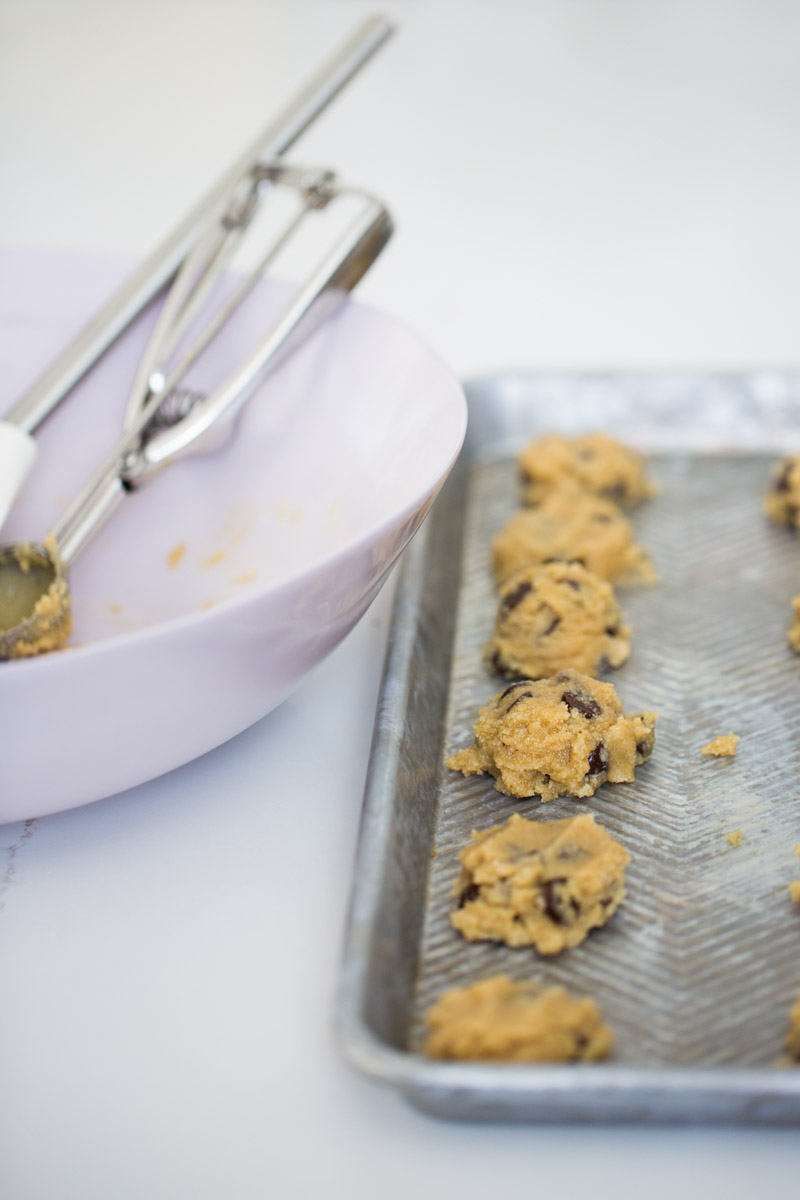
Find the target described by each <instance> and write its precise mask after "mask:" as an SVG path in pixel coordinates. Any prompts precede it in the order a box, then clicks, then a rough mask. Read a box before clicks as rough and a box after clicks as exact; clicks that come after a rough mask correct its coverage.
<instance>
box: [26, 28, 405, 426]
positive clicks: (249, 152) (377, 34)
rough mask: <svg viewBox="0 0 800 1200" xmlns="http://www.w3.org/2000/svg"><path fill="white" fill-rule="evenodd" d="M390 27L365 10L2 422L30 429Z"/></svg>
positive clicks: (366, 58) (370, 53)
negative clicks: (226, 202) (224, 203)
mask: <svg viewBox="0 0 800 1200" xmlns="http://www.w3.org/2000/svg"><path fill="white" fill-rule="evenodd" d="M393 32H394V26H393V25H392V24H391V23H390V22H389V21H387V20H385V19H384V18H383V17H379V16H374V17H369V18H367V20H365V21H363V22H362V23H361V24H360V25H359V26H358V27H357V28H356V29H355V31H354V32H353V33H352V34H351V36H350V37H349V38H347V40H346V41H345V42H344V44H343V45H342V46H340V47H339V49H338V50H336V51H335V53H334V54H333V55H332V56H331V57H330V58H329V59H328V60H327V61H326V62H325V63H324V64H323V66H322V67H321V68H320V70H319V71H317V73H316V74H315V75H314V76H313V77H312V79H311V80H309V82H308V83H307V84H306V86H305V87H304V88H302V89H301V91H300V92H299V93H298V94H297V95H296V96H295V97H294V99H293V100H292V101H291V102H290V103H289V104H288V105H287V106H286V107H285V108H284V109H283V111H282V112H281V113H280V114H279V115H278V117H277V118H276V119H275V120H274V121H272V122H270V124H269V125H268V126H267V127H266V129H262V131H261V133H260V134H259V135H258V137H257V138H256V139H255V141H253V142H252V143H251V144H250V145H249V146H248V147H247V149H246V151H245V152H244V153H243V154H242V155H240V157H239V158H238V159H237V160H236V162H235V163H233V164H232V166H231V167H230V168H229V169H228V170H227V171H226V172H225V174H224V175H223V176H222V177H221V178H220V179H219V180H218V181H217V183H215V184H214V186H213V187H212V188H211V190H210V191H209V192H208V193H206V195H205V196H204V197H203V198H202V199H201V200H200V201H199V202H198V203H197V204H196V205H195V206H194V208H192V210H191V211H190V212H189V213H187V215H186V216H185V217H184V219H183V220H182V221H181V222H180V224H179V225H178V226H177V227H176V228H175V229H173V230H172V232H171V233H170V234H168V236H167V237H166V238H165V239H164V240H163V241H162V242H161V244H160V245H159V246H158V247H157V248H156V249H155V250H154V251H153V253H152V254H151V255H150V257H149V258H148V259H146V261H145V262H143V263H142V264H141V266H140V267H138V268H137V269H136V270H135V271H134V272H133V274H132V275H131V276H130V277H129V278H128V279H126V280H125V282H124V283H123V284H122V286H121V287H120V288H119V290H118V291H117V292H116V293H115V294H114V295H113V296H112V297H111V299H110V300H109V301H108V302H107V303H106V304H105V305H104V306H103V308H102V309H101V310H100V312H98V313H97V315H96V316H95V317H93V318H92V320H91V321H90V322H89V324H88V325H86V327H85V328H84V329H82V330H81V332H80V333H79V334H78V336H77V337H76V338H75V340H74V341H73V342H72V343H71V344H70V345H69V346H67V348H66V349H65V350H64V351H63V352H62V353H61V354H60V355H59V356H58V358H57V359H55V361H54V362H53V363H52V364H51V366H50V367H48V369H47V370H46V371H45V373H44V374H43V375H42V376H41V377H40V378H39V379H38V380H37V381H36V382H35V383H34V384H33V385H32V386H31V387H30V388H29V389H28V391H27V392H26V393H25V395H24V396H22V397H21V399H20V400H19V401H18V402H17V404H16V405H15V406H14V407H13V408H12V409H11V411H10V412H7V413H6V414H5V416H6V419H7V420H8V421H9V422H11V423H13V424H15V425H19V426H20V428H22V429H23V430H25V431H26V432H27V433H32V432H33V430H34V429H36V427H37V426H38V425H40V424H41V422H42V421H43V420H44V419H45V417H47V416H48V415H49V414H50V413H51V412H52V411H53V409H54V408H55V407H56V405H57V404H59V403H60V402H61V400H62V399H63V398H64V397H65V396H66V395H67V393H68V392H69V391H70V390H71V389H72V388H73V387H74V386H75V384H76V383H77V382H78V381H79V380H80V379H81V378H82V377H83V376H84V375H85V374H86V372H87V371H88V370H89V369H90V368H91V367H92V366H94V364H95V363H96V362H97V360H98V359H99V358H100V356H101V355H102V354H104V353H105V351H106V350H107V349H108V348H109V346H111V345H112V343H113V342H114V341H116V339H117V338H118V337H119V335H120V334H121V333H122V332H123V331H124V330H125V329H126V328H127V326H128V325H129V324H130V323H131V321H132V320H133V319H134V318H135V317H136V316H138V314H139V313H140V312H141V311H142V309H143V308H144V307H145V306H146V305H147V304H148V303H149V302H150V301H151V300H153V299H154V297H155V296H157V295H158V294H159V293H160V292H161V291H162V290H163V288H164V287H166V285H167V284H168V283H169V281H170V280H171V279H172V278H173V277H174V275H175V272H176V271H177V270H178V267H179V266H180V264H181V262H182V261H183V260H184V258H185V257H186V255H187V253H188V252H189V250H190V248H191V247H192V246H193V245H194V244H195V242H196V241H197V238H198V235H199V234H200V232H202V230H203V229H204V228H205V226H206V224H207V222H208V219H209V216H210V215H211V213H212V212H213V211H214V209H215V208H216V206H217V204H218V203H219V201H220V198H221V197H222V196H224V195H225V193H226V192H228V191H229V190H230V188H231V187H232V186H233V184H234V183H235V181H236V180H237V179H239V177H240V176H241V175H242V174H244V172H245V170H246V169H247V168H248V167H249V166H250V165H252V163H253V162H255V161H257V160H258V159H260V158H262V157H264V158H277V157H279V156H280V155H282V154H285V153H286V151H287V150H288V149H289V148H290V147H291V146H292V145H293V144H294V143H295V141H296V140H297V139H298V138H299V137H300V135H301V134H302V133H303V132H304V131H305V130H306V129H307V128H308V126H309V125H311V123H312V122H313V121H314V120H315V119H316V118H317V117H318V116H319V115H320V113H322V112H323V111H324V109H326V108H327V107H328V105H329V104H330V103H331V101H332V100H333V99H334V98H335V97H336V96H338V94H339V92H341V91H342V89H343V88H344V87H345V86H346V84H348V83H349V82H350V80H351V79H352V78H353V77H354V76H355V75H356V74H357V73H358V72H359V70H360V69H361V68H362V67H363V66H365V64H366V63H367V62H368V61H369V60H370V59H371V58H372V56H373V55H374V54H375V53H376V51H377V50H379V49H380V47H381V46H382V45H383V44H384V42H385V41H386V40H387V38H389V37H390V36H391V35H392V33H393Z"/></svg>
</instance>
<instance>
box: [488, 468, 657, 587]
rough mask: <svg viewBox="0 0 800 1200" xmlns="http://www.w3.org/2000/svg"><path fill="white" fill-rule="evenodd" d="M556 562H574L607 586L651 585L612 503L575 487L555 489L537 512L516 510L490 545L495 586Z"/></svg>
mask: <svg viewBox="0 0 800 1200" xmlns="http://www.w3.org/2000/svg"><path fill="white" fill-rule="evenodd" d="M558 559H561V560H565V561H574V560H578V561H580V562H582V563H583V564H584V566H586V567H588V568H589V570H590V571H594V573H595V575H599V576H600V578H601V579H606V580H608V581H609V582H611V583H620V584H632V583H655V581H656V573H655V571H654V569H653V564H652V562H651V561H650V558H649V557H648V555H647V553H646V552H645V551H644V550H643V549H642V547H641V546H639V545H637V543H636V539H635V538H634V533H633V526H632V525H631V523H630V521H629V520H628V519H627V517H625V516H624V515H623V514H622V513H621V512H620V510H619V508H617V506H616V504H612V503H611V501H610V500H602V499H600V498H598V497H596V496H589V495H587V494H586V493H585V492H580V491H578V490H577V489H576V488H571V487H564V488H559V489H558V490H557V491H554V492H551V493H550V494H549V495H548V496H547V498H546V499H545V500H544V501H543V502H542V504H540V505H539V507H538V508H524V509H521V510H520V511H519V512H518V513H516V514H515V515H514V516H513V517H512V518H511V520H510V521H509V522H508V524H507V525H506V526H505V528H504V529H502V530H501V531H500V533H498V534H497V536H496V537H495V538H494V540H493V541H492V566H493V568H494V574H495V579H496V581H497V583H498V584H499V583H503V582H504V581H505V580H506V579H508V578H509V576H510V575H513V574H514V573H515V572H516V571H521V570H522V569H523V568H524V567H531V566H537V565H541V564H542V563H548V562H552V561H553V560H558Z"/></svg>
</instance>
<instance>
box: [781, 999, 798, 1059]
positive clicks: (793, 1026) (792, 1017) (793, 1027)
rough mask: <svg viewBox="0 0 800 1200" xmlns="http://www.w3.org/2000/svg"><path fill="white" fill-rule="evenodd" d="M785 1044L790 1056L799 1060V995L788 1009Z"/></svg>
mask: <svg viewBox="0 0 800 1200" xmlns="http://www.w3.org/2000/svg"><path fill="white" fill-rule="evenodd" d="M785 1045H786V1049H787V1050H788V1051H789V1054H790V1056H791V1057H792V1058H793V1059H795V1060H798V1061H800V996H798V997H797V999H796V1000H795V1002H794V1004H793V1005H792V1007H791V1009H790V1010H789V1032H788V1033H787V1035H786V1042H785Z"/></svg>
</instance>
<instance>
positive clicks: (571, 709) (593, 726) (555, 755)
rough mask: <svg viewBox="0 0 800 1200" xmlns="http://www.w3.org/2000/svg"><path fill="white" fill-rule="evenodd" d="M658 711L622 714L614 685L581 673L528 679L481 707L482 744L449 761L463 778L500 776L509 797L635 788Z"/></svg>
mask: <svg viewBox="0 0 800 1200" xmlns="http://www.w3.org/2000/svg"><path fill="white" fill-rule="evenodd" d="M656 716H657V714H656V713H651V712H643V713H623V711H622V703H621V701H620V699H619V697H618V695H617V693H616V690H615V688H614V686H613V685H612V684H610V683H600V682H598V680H596V679H590V678H589V676H588V675H581V674H580V673H579V672H578V671H560V672H559V674H558V675H554V676H553V677H552V678H551V679H540V680H539V681H538V682H534V681H533V680H530V679H523V680H521V681H520V682H519V683H512V684H510V686H509V687H507V688H506V689H505V691H503V692H500V693H499V695H497V696H495V697H494V699H492V700H490V701H489V703H488V704H487V705H486V706H485V707H484V708H482V709H481V710H480V712H479V713H478V719H477V720H476V722H475V742H474V744H473V745H472V746H469V747H468V748H467V749H466V750H460V751H459V752H458V754H454V755H452V757H450V758H448V760H447V765H448V767H450V769H451V770H453V771H461V773H462V774H463V775H480V774H483V773H484V772H488V774H490V775H493V776H494V779H495V787H496V788H497V790H498V791H499V792H503V793H505V795H507V796H520V797H527V796H541V798H542V800H543V801H546V800H555V798H556V796H576V797H579V798H581V797H585V796H593V795H594V793H595V792H596V791H597V789H598V788H599V787H600V785H601V784H602V783H605V782H606V781H608V782H609V783H629V782H631V780H633V778H634V773H635V768H636V767H637V766H638V765H639V764H640V763H643V762H644V761H645V760H646V759H648V758H649V757H650V755H651V754H652V752H653V743H654V741H655V733H654V729H655V722H656Z"/></svg>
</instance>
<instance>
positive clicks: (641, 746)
mask: <svg viewBox="0 0 800 1200" xmlns="http://www.w3.org/2000/svg"><path fill="white" fill-rule="evenodd" d="M636 753H637V754H642V755H647V754H650V753H652V746H651V745H650V744H649V742H637V743H636Z"/></svg>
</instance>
